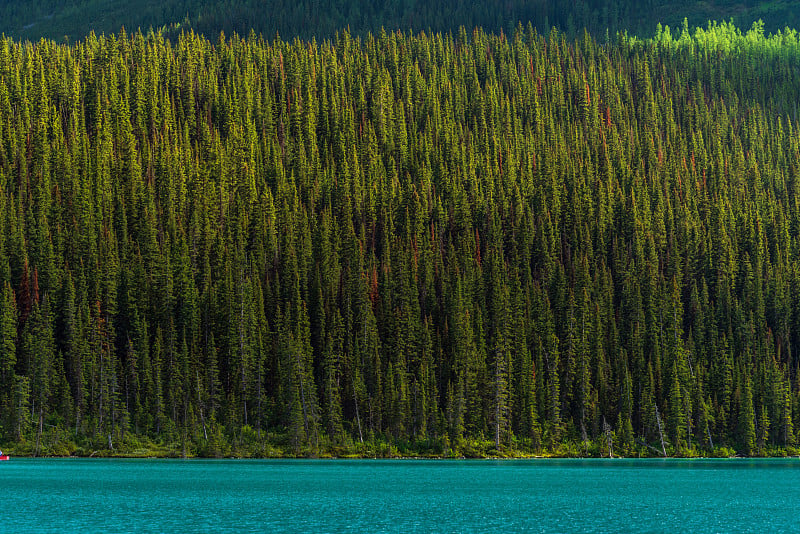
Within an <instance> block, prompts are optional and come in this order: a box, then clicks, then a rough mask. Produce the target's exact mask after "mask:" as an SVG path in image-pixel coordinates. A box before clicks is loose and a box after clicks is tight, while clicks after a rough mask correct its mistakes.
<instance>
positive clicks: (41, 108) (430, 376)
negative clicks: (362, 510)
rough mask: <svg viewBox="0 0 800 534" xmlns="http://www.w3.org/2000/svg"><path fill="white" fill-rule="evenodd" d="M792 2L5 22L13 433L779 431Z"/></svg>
mask: <svg viewBox="0 0 800 534" xmlns="http://www.w3.org/2000/svg"><path fill="white" fill-rule="evenodd" d="M799 59H800V34H798V33H797V32H795V31H792V30H785V31H783V32H778V33H775V34H765V32H764V27H763V24H754V25H753V26H752V27H751V28H750V29H749V30H748V31H740V30H739V29H737V27H736V26H734V25H733V24H730V23H722V24H716V23H709V24H708V25H707V26H706V27H703V28H695V29H694V30H690V29H689V28H688V27H687V26H686V25H685V24H684V26H683V28H680V29H673V30H670V29H669V28H668V27H661V26H659V27H658V29H657V31H656V34H655V36H654V37H653V38H651V39H637V38H634V37H628V36H627V35H625V34H618V35H617V37H615V38H614V39H611V40H597V39H596V38H595V37H593V36H591V35H590V34H588V33H584V34H583V35H582V36H581V37H577V38H574V39H573V38H568V37H566V36H565V35H564V34H562V33H560V32H559V31H558V30H555V29H553V30H551V31H550V32H549V33H548V34H547V35H542V34H540V33H538V32H537V31H536V29H534V28H533V27H532V26H531V25H527V27H525V26H522V25H518V26H517V28H516V29H515V30H514V32H513V33H505V32H503V31H500V32H497V33H490V32H484V31H482V30H480V29H475V30H470V31H468V30H466V29H464V28H461V29H460V30H459V31H458V32H457V33H456V34H441V33H432V34H426V33H412V32H399V31H393V32H386V31H382V32H380V33H378V34H368V35H367V36H365V37H360V36H353V35H351V34H350V33H349V32H347V31H342V32H339V33H337V34H336V35H335V37H334V38H332V39H330V40H320V41H317V40H315V39H311V40H301V39H299V38H294V39H293V40H291V41H287V40H282V39H280V38H277V37H276V38H274V39H272V40H267V39H265V38H263V37H260V36H257V35H256V34H255V33H254V32H251V33H250V34H249V36H248V37H240V36H237V35H232V36H230V37H227V36H225V35H224V34H223V35H220V36H219V38H218V39H216V40H215V41H213V42H212V41H210V40H208V39H206V38H205V37H203V36H201V35H198V34H195V33H194V32H191V31H190V32H184V33H182V34H181V35H180V36H179V38H177V39H176V40H175V41H172V40H170V39H167V38H166V37H165V36H164V35H163V34H162V33H160V32H153V31H150V32H147V33H142V32H136V33H132V34H126V33H125V32H120V33H119V34H116V35H109V36H96V35H94V34H90V35H89V37H88V38H87V39H85V40H83V41H81V42H78V43H75V44H65V43H61V44H59V43H56V42H54V41H48V40H41V41H39V42H37V43H31V42H27V41H26V42H16V41H14V40H12V39H10V38H8V37H4V38H2V40H0V444H2V445H3V447H2V448H3V449H4V450H5V449H9V450H12V451H14V452H16V453H17V454H32V455H113V454H127V455H140V454H147V455H150V454H162V455H183V456H212V457H213V456H259V457H263V456H340V457H341V456H397V455H422V456H426V455H430V456H520V455H558V456H601V455H602V456H608V455H612V454H613V455H624V456H647V455H650V456H662V455H663V456H667V455H673V456H695V455H709V456H712V455H719V456H728V455H732V454H737V453H738V454H743V455H784V454H797V453H798V448H797V446H798V437H800V436H798V432H800V372H799V369H798V363H799V362H798V357H797V356H798V355H800V263H798V262H797V258H798V257H799V255H800V246H799V245H800V242H799V241H798V237H799V234H800V123H798V116H797V113H798V109H797V103H798V102H800V61H798V60H799Z"/></svg>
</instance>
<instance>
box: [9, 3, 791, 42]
mask: <svg viewBox="0 0 800 534" xmlns="http://www.w3.org/2000/svg"><path fill="white" fill-rule="evenodd" d="M684 18H687V19H688V23H689V25H690V27H694V26H704V25H705V24H706V21H708V20H725V21H728V20H732V21H733V22H734V23H735V24H737V25H738V26H739V27H743V28H749V27H750V26H751V24H752V23H753V22H755V21H758V20H763V21H764V24H765V29H766V31H767V32H770V33H772V32H776V31H778V30H783V29H784V28H786V27H787V26H788V27H790V28H797V27H800V1H798V0H773V1H767V2H752V1H732V0H711V1H698V0H679V1H676V2H666V1H663V0H649V1H647V2H641V1H633V0H623V1H611V0H577V1H575V2H544V1H541V0H537V1H527V0H505V1H503V2H498V1H488V2H465V1H463V0H442V1H437V2H418V1H414V0H407V1H402V2H400V1H392V2H366V1H363V0H358V1H350V2H346V1H344V0H337V1H335V2H319V1H317V0H299V1H287V0H237V1H226V2H211V1H208V0H164V1H155V0H132V1H121V0H66V1H55V0H37V1H35V2H34V1H33V0H20V1H15V2H5V3H3V4H2V5H0V32H1V33H4V34H5V35H7V36H9V37H13V38H14V39H16V40H22V39H29V40H33V41H37V40H39V39H40V38H41V37H45V38H48V39H53V40H55V41H57V42H63V41H64V38H65V37H66V38H67V40H68V41H69V42H75V41H80V40H82V39H83V38H84V37H86V36H88V35H89V33H90V32H92V31H94V32H95V33H96V34H98V35H100V34H106V35H110V34H116V33H118V32H119V31H120V30H121V28H123V27H125V28H126V29H127V30H128V31H129V32H131V31H136V30H137V29H138V28H141V30H142V31H143V32H145V33H146V32H147V30H148V29H149V28H153V29H155V30H158V29H162V28H163V29H164V30H165V31H166V34H167V35H168V36H170V37H172V38H177V36H178V35H179V34H180V32H181V31H183V30H188V29H192V30H194V31H195V33H200V34H202V35H205V36H207V37H208V38H209V39H210V40H212V41H214V40H216V38H217V36H218V35H219V33H220V32H221V31H224V32H225V33H226V34H228V35H231V34H232V33H234V32H236V33H238V34H239V35H242V36H247V35H248V34H249V33H250V31H251V29H252V30H254V31H255V32H256V34H259V33H262V34H263V35H264V36H265V37H266V38H268V39H272V38H273V37H274V36H275V34H276V33H279V34H280V35H281V36H283V37H284V38H287V39H289V40H291V39H292V38H293V37H295V36H299V37H301V38H303V39H311V38H316V39H317V40H321V39H325V38H332V37H333V36H334V34H335V33H336V32H337V31H341V30H343V29H345V28H349V29H350V32H351V33H352V34H353V35H361V36H365V35H366V34H367V33H369V32H371V33H373V34H378V33H380V31H381V29H382V28H385V29H386V30H387V31H390V30H397V29H400V30H403V31H408V30H413V31H415V32H420V31H426V32H428V33H430V31H431V30H432V31H434V32H442V33H445V34H446V33H449V32H457V29H458V28H459V27H460V26H464V27H465V28H467V29H468V30H469V31H471V30H472V29H473V28H475V27H476V26H479V27H482V28H483V29H484V30H485V31H488V32H493V33H499V32H500V31H501V30H503V31H505V32H506V34H508V35H511V34H513V32H514V29H515V27H516V25H517V23H518V22H522V24H523V25H525V24H527V22H528V21H531V22H532V24H533V25H534V27H535V28H536V29H538V31H539V32H540V33H545V34H546V33H547V32H549V31H550V28H551V27H552V26H555V27H557V28H558V29H559V31H562V32H565V33H566V34H567V35H569V36H571V37H574V36H579V35H580V33H581V32H582V31H583V29H584V28H586V29H588V30H589V31H590V32H591V33H592V34H593V35H595V36H596V37H597V38H598V39H599V40H603V39H604V38H605V35H606V32H608V34H609V35H611V36H612V37H613V36H614V35H616V33H617V32H620V31H622V32H628V33H629V34H630V35H638V36H646V37H650V36H652V35H653V32H654V30H655V27H656V24H659V23H660V24H662V25H668V26H670V27H672V28H673V29H674V28H680V27H681V25H682V23H683V20H684Z"/></svg>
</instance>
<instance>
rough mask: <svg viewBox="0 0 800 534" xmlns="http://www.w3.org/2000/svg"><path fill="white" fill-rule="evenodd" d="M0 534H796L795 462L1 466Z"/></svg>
mask: <svg viewBox="0 0 800 534" xmlns="http://www.w3.org/2000/svg"><path fill="white" fill-rule="evenodd" d="M0 492H2V493H0V495H2V497H1V498H0V532H14V533H22V532H37V533H39V532H168V533H172V532H220V531H227V532H243V531H245V532H246V531H250V532H254V531H255V532H280V531H283V532H348V531H349V532H499V531H506V532H522V531H528V532H573V531H579V532H592V531H594V532H620V531H622V532H629V531H636V532H675V531H681V532H781V531H784V532H797V531H798V530H800V460H798V459H786V460H746V459H730V460H619V459H614V460H607V459H606V460H599V459H596V460H513V461H488V460H477V461H465V460H461V461H459V460H444V461H436V460H420V461H417V460H315V461H313V460H312V461H305V460H185V461H182V460H99V459H22V458H19V459H18V458H13V459H12V460H11V461H10V462H2V464H0Z"/></svg>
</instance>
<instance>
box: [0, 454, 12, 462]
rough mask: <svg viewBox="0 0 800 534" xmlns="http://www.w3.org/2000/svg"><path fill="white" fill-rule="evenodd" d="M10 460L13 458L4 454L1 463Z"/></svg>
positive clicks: (0, 459) (0, 457)
mask: <svg viewBox="0 0 800 534" xmlns="http://www.w3.org/2000/svg"><path fill="white" fill-rule="evenodd" d="M10 459H11V456H9V455H7V454H4V455H2V456H0V462H2V461H3V460H10Z"/></svg>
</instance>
